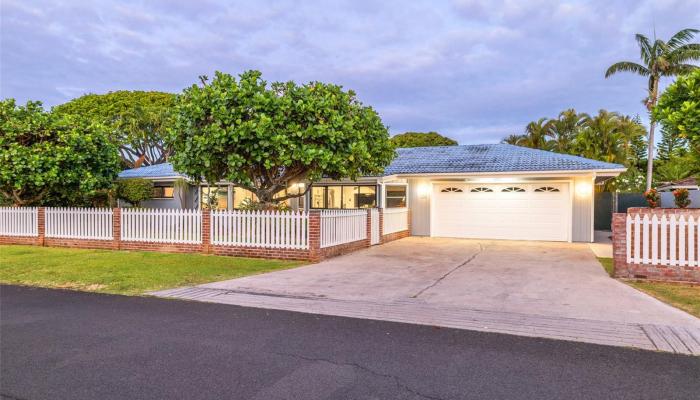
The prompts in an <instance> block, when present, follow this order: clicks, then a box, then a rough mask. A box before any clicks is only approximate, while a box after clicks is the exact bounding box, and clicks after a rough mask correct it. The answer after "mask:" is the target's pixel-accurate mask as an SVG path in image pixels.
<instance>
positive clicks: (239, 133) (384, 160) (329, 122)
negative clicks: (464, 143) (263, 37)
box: [169, 71, 394, 207]
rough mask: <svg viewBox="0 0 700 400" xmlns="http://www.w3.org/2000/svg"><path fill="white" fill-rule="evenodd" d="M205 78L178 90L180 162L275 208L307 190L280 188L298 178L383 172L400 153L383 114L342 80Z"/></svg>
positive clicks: (253, 75)
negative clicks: (346, 87)
mask: <svg viewBox="0 0 700 400" xmlns="http://www.w3.org/2000/svg"><path fill="white" fill-rule="evenodd" d="M201 81H202V84H201V85H192V86H191V87H189V88H187V89H185V90H184V91H183V93H182V94H181V95H180V96H179V97H178V100H177V103H176V106H175V126H174V128H173V129H172V131H171V133H170V135H169V143H171V144H172V146H173V147H174V150H175V153H174V155H173V157H172V162H173V165H174V166H175V168H176V169H177V170H178V171H180V172H183V173H186V174H187V175H189V176H191V177H193V178H195V179H205V180H206V181H207V182H209V183H215V182H218V181H220V180H227V181H230V182H233V183H235V184H236V185H239V186H241V187H243V188H245V189H248V190H250V191H252V192H253V193H255V194H256V195H257V197H258V199H259V200H260V202H261V203H263V204H264V205H267V206H269V207H272V206H273V203H276V202H281V201H284V200H286V199H288V198H291V197H296V196H300V195H302V194H303V193H287V194H280V192H281V191H282V190H283V189H285V188H286V187H287V186H288V185H289V184H291V183H296V182H306V183H313V182H315V181H317V180H319V179H320V178H321V177H324V176H326V177H329V178H332V179H342V178H349V179H356V178H357V177H359V176H361V175H364V174H378V173H381V172H382V171H383V169H384V167H385V166H386V165H388V164H389V163H390V162H391V160H392V159H393V157H394V150H393V146H392V145H391V143H390V141H389V133H388V131H387V128H386V126H384V124H383V123H382V121H381V119H380V118H379V115H377V113H376V112H375V111H374V110H373V109H372V108H370V107H367V106H364V105H363V104H362V103H360V102H359V101H358V100H357V99H356V97H355V93H354V92H352V91H347V92H346V91H343V90H342V88H341V87H340V86H337V85H332V84H324V83H319V82H311V83H308V84H305V85H297V84H295V83H294V82H284V83H283V82H275V83H272V84H270V85H268V84H267V82H265V81H264V80H262V78H261V74H260V72H258V71H247V72H244V73H243V74H241V75H239V79H236V78H235V77H233V76H231V75H229V74H225V73H221V72H217V73H216V75H215V77H214V79H213V80H212V81H211V82H209V81H208V79H206V77H202V79H201ZM309 186H310V185H307V190H308V187H309Z"/></svg>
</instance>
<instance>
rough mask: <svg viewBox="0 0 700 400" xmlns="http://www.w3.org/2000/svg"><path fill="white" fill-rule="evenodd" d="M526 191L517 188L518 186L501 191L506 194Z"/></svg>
mask: <svg viewBox="0 0 700 400" xmlns="http://www.w3.org/2000/svg"><path fill="white" fill-rule="evenodd" d="M524 191H525V189H523V188H521V187H517V186H509V187H507V188H504V189H503V190H501V192H506V193H522V192H524Z"/></svg>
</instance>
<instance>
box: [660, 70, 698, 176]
mask: <svg viewBox="0 0 700 400" xmlns="http://www.w3.org/2000/svg"><path fill="white" fill-rule="evenodd" d="M653 117H654V119H655V120H657V121H659V122H661V124H662V126H663V128H664V130H665V131H667V132H668V135H670V136H672V137H669V138H666V137H664V138H663V139H664V141H662V145H669V146H673V147H674V150H676V152H678V151H681V153H683V150H684V149H685V148H686V146H688V147H689V149H690V156H691V157H694V160H695V162H694V163H693V167H694V169H695V170H700V70H695V71H694V72H692V73H691V74H689V75H687V76H682V77H679V78H678V80H677V81H676V82H674V83H673V84H671V85H670V86H669V87H668V88H667V89H666V91H665V92H664V93H663V94H662V95H661V98H660V99H659V104H658V105H657V106H656V108H655V109H654V115H653ZM680 155H683V154H680Z"/></svg>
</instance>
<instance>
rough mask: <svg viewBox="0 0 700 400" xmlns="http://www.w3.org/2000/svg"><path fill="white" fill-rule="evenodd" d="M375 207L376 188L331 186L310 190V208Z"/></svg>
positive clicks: (366, 186)
mask: <svg viewBox="0 0 700 400" xmlns="http://www.w3.org/2000/svg"><path fill="white" fill-rule="evenodd" d="M376 206H377V187H376V186H369V185H337V186H336V185H333V186H314V187H312V188H311V208H335V209H340V208H342V209H354V208H371V207H376Z"/></svg>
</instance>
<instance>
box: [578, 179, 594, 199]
mask: <svg viewBox="0 0 700 400" xmlns="http://www.w3.org/2000/svg"><path fill="white" fill-rule="evenodd" d="M592 193H593V185H592V184H590V183H587V182H579V183H577V184H576V196H578V197H589V196H590V195H591V194H592Z"/></svg>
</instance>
